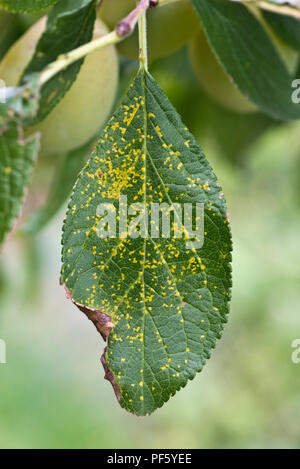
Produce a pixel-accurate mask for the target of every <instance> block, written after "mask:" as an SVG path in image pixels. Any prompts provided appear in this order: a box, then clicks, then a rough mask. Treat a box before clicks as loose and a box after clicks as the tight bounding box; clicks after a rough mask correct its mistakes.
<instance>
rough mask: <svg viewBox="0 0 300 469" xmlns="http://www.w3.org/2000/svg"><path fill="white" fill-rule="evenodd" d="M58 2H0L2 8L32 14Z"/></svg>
mask: <svg viewBox="0 0 300 469" xmlns="http://www.w3.org/2000/svg"><path fill="white" fill-rule="evenodd" d="M57 2H58V0H0V8H5V9H6V10H9V11H12V12H15V13H16V12H23V13H31V12H34V11H39V10H44V9H45V8H48V7H50V6H51V5H54V3H57Z"/></svg>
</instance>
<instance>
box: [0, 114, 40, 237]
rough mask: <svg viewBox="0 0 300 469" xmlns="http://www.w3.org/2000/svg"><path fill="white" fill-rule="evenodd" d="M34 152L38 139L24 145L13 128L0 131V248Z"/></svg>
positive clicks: (19, 132) (19, 131)
mask: <svg viewBox="0 0 300 469" xmlns="http://www.w3.org/2000/svg"><path fill="white" fill-rule="evenodd" d="M0 107H1V105H0ZM38 150H39V138H38V136H33V137H31V138H30V139H28V140H27V141H24V140H23V137H22V129H21V128H20V127H18V126H17V124H13V123H11V124H10V128H9V129H8V130H6V131H4V130H3V129H2V130H0V244H2V242H3V241H4V239H5V236H6V235H7V233H8V232H9V231H10V230H11V229H12V227H13V223H14V221H15V219H16V218H17V216H18V214H19V211H20V207H21V204H22V201H23V197H24V193H25V190H26V188H27V186H28V184H29V182H30V177H31V174H32V171H33V168H34V165H35V162H36V158H37V154H38Z"/></svg>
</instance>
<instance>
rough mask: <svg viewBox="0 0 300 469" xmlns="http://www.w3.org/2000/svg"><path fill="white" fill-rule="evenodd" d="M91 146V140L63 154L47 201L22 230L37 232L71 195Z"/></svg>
mask: <svg viewBox="0 0 300 469" xmlns="http://www.w3.org/2000/svg"><path fill="white" fill-rule="evenodd" d="M91 146H92V142H89V143H87V144H85V145H84V146H82V147H81V148H78V149H76V150H73V151H71V152H69V153H66V154H64V155H61V157H60V158H59V163H58V166H57V168H56V171H55V174H54V178H53V183H52V186H51V188H50V191H49V194H48V197H47V200H46V202H45V203H44V205H42V207H41V208H40V209H39V210H38V211H37V212H36V213H35V214H34V215H33V216H32V218H31V219H30V220H29V221H28V222H27V223H26V224H25V225H24V227H22V232H24V233H26V234H29V235H32V234H36V233H37V232H38V231H40V230H41V229H42V228H43V227H44V226H45V225H46V224H47V223H48V222H49V221H50V220H51V219H52V218H53V217H54V216H55V215H56V214H57V212H58V211H59V209H60V208H61V206H62V205H63V203H64V202H65V201H66V199H67V198H68V197H69V195H70V193H71V191H72V188H73V186H74V184H75V181H76V178H77V176H78V174H79V172H80V170H81V169H82V167H83V165H84V163H85V160H86V157H87V155H88V153H89V150H90V149H91Z"/></svg>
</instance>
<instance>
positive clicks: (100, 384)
mask: <svg viewBox="0 0 300 469" xmlns="http://www.w3.org/2000/svg"><path fill="white" fill-rule="evenodd" d="M183 67H184V69H185V70H186V71H187V73H185V74H182V73H179V72H180V70H182V69H183ZM135 68H136V64H134V63H132V62H130V61H125V60H124V61H122V74H121V77H122V89H125V88H126V85H127V83H128V81H129V79H130V78H131V76H132V72H133V70H134V69H135ZM151 70H152V73H153V75H154V76H155V78H156V79H157V80H158V81H159V83H160V85H161V87H162V88H163V89H164V91H165V92H166V94H167V95H168V97H169V98H170V100H171V101H172V103H173V104H174V105H175V107H176V108H177V110H178V111H179V112H180V113H181V114H182V118H183V121H184V122H185V123H186V124H187V125H188V126H189V128H190V129H191V130H192V131H193V133H194V134H195V136H196V138H197V140H198V141H199V142H200V143H201V144H202V146H203V148H204V151H205V153H206V155H207V156H208V158H209V161H210V162H211V164H212V166H213V168H214V170H215V172H216V173H217V174H218V177H219V180H220V183H221V185H222V187H223V189H224V192H225V194H226V198H227V202H228V207H229V208H230V218H231V223H232V231H233V237H234V240H235V251H234V257H233V285H234V288H233V301H232V308H231V315H230V319H229V326H228V327H227V328H226V330H225V332H224V336H223V339H222V340H221V342H220V343H219V344H218V346H217V349H216V350H215V351H214V353H213V355H212V358H211V359H210V362H209V366H207V367H206V368H205V369H204V370H203V372H202V373H200V374H199V375H198V376H197V377H196V378H195V380H194V381H193V382H190V383H189V384H188V386H187V387H186V389H185V391H184V392H181V393H178V394H177V395H176V396H175V397H173V398H172V399H171V400H170V401H169V403H168V405H167V406H164V407H163V408H162V409H161V410H160V411H159V412H157V413H155V414H153V416H152V417H151V418H150V419H148V418H139V419H137V418H136V417H134V416H132V415H129V414H127V413H126V412H123V411H121V410H120V408H119V405H118V403H117V401H116V400H115V396H114V395H113V393H112V391H111V387H110V384H109V383H107V382H104V381H103V370H102V367H101V365H100V363H99V360H100V355H101V353H102V349H103V344H102V343H101V342H100V341H99V337H98V334H97V332H96V331H95V330H94V329H93V328H92V327H91V325H90V324H89V322H88V321H87V320H86V318H85V317H84V316H83V315H82V313H80V312H79V311H77V310H76V309H75V308H74V306H73V305H72V304H71V303H70V302H68V301H66V299H65V295H64V292H63V290H62V289H59V288H58V285H57V278H58V274H59V270H60V240H59V235H60V230H61V225H62V220H63V217H64V213H65V210H66V207H63V208H62V210H61V213H60V217H59V218H58V219H56V220H55V221H52V222H51V224H50V225H48V226H47V227H46V228H45V229H44V230H43V232H42V233H41V234H39V235H38V236H37V237H36V238H34V237H26V236H20V235H19V236H18V237H15V238H11V237H10V238H9V240H8V242H7V243H6V245H5V246H4V249H3V253H2V256H1V264H0V302H1V305H0V312H1V314H0V338H3V339H5V340H6V343H7V361H8V363H7V364H6V365H1V364H0V396H1V398H0V447H1V448H10V447H12V448H32V447H34V448H45V447H46V448H52V447H53V448H70V447H71V448H72V447H74V448H76V447H80V448H133V447H138V448H146V447H149V448H153V447H156V448H166V447H175V448H176V447H183V448H199V447H200V448H201V447H218V448H228V447H241V448H245V447H266V448H269V447H270V448H271V447H287V448H289V447H299V445H300V429H299V419H300V401H299V378H300V364H298V365H295V364H293V363H292V360H291V353H292V348H291V342H292V341H293V340H294V339H295V338H299V337H300V319H299V300H300V298H299V297H300V292H299V280H300V269H299V265H300V263H299V261H300V251H299V236H300V213H299V201H300V196H299V182H300V163H299V157H300V142H299V131H300V123H299V121H294V122H290V123H280V122H274V121H272V119H269V118H267V117H265V116H263V115H261V114H258V113H256V114H249V115H244V116H241V115H239V114H234V113H232V112H230V111H228V110H224V109H223V108H221V107H219V106H218V105H217V104H215V103H213V102H212V101H211V100H210V99H209V98H208V97H207V96H206V95H204V94H203V93H202V92H201V91H200V90H199V86H198V85H197V83H196V82H195V79H194V77H193V75H192V73H191V72H190V71H189V70H190V69H189V66H188V65H187V50H186V49H184V50H182V51H180V52H179V53H177V54H175V55H174V56H172V57H170V58H169V59H167V60H157V61H156V62H154V63H153V66H152V69H151ZM232 136H234V138H232ZM62 164H63V163H62ZM49 167H50V166H49V165H48V162H47V161H43V162H40V163H39V168H38V175H39V177H38V178H36V179H35V181H34V184H33V187H32V189H31V191H30V193H29V198H28V200H27V204H26V207H25V209H24V212H25V213H26V211H27V212H29V213H30V212H31V211H32V208H33V207H36V206H38V205H39V204H40V203H41V201H42V200H44V199H45V196H46V191H45V185H47V184H45V181H47V182H49V172H51V170H49ZM36 174H37V173H36ZM12 293H13V294H12ZM95 370H97V372H95Z"/></svg>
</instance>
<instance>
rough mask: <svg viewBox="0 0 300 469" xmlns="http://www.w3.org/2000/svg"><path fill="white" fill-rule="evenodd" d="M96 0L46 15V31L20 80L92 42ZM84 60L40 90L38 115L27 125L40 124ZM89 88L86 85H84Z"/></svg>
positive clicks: (73, 2) (68, 1)
mask: <svg viewBox="0 0 300 469" xmlns="http://www.w3.org/2000/svg"><path fill="white" fill-rule="evenodd" d="M95 6H96V0H65V1H63V2H59V3H57V4H56V5H54V7H53V8H52V10H51V11H50V13H49V16H48V22H47V28H46V30H45V32H44V33H43V35H42V37H41V38H40V40H39V42H38V44H37V47H36V51H35V54H34V56H33V58H32V60H31V62H30V63H29V65H28V67H27V68H26V70H25V71H24V74H23V77H25V76H26V75H28V74H31V73H33V72H40V71H41V70H42V69H43V68H45V67H46V66H47V65H48V64H49V63H51V62H53V61H55V60H56V59H57V57H58V56H59V55H60V54H63V53H67V52H69V51H71V50H72V49H75V48H76V47H79V46H81V45H82V44H85V43H86V42H88V41H89V40H90V39H91V38H92V34H93V28H94V22H95V18H96V9H95ZM82 63H83V59H82V60H79V61H77V62H75V63H74V64H72V65H70V66H69V67H68V68H67V69H66V70H64V71H62V72H60V73H58V74H57V75H55V76H54V77H53V78H52V79H51V80H49V81H48V82H47V83H45V85H44V86H43V88H42V92H41V100H40V107H39V112H38V115H37V117H36V118H35V119H33V120H30V121H29V122H27V124H30V125H32V124H34V123H37V122H38V121H41V120H43V119H44V118H45V117H46V115H47V114H48V113H49V112H51V110H52V109H53V108H54V107H55V106H56V104H57V103H58V102H59V101H60V100H61V99H62V98H63V96H64V95H65V94H66V92H67V91H68V90H69V89H70V87H71V86H72V84H73V83H74V81H75V79H76V76H77V74H78V72H79V70H80V67H81V65H82ZM87 86H88V84H87Z"/></svg>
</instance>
